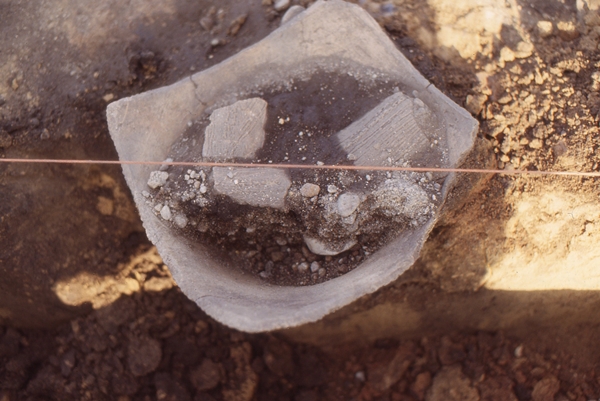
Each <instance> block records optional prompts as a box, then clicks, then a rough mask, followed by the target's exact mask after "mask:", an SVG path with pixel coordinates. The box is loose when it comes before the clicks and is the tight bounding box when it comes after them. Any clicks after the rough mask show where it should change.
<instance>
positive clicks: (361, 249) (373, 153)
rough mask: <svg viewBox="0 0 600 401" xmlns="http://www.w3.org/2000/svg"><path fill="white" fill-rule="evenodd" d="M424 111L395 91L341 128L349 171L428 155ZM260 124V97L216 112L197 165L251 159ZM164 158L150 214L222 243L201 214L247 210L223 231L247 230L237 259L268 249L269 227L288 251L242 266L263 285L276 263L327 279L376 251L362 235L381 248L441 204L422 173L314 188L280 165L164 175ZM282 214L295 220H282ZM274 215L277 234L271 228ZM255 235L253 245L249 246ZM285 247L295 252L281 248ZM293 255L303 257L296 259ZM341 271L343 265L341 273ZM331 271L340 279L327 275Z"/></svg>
mask: <svg viewBox="0 0 600 401" xmlns="http://www.w3.org/2000/svg"><path fill="white" fill-rule="evenodd" d="M428 113H429V109H428V108H427V106H426V105H425V104H424V103H423V102H422V101H421V100H420V99H418V98H411V97H409V96H406V95H404V94H403V93H401V92H397V93H395V94H394V95H392V96H389V97H388V98H387V99H385V100H384V101H383V102H382V103H381V104H380V105H379V106H377V107H376V108H375V109H373V110H371V111H370V112H369V113H367V114H366V115H365V116H363V117H362V118H361V119H359V120H358V121H356V122H355V123H353V124H351V125H350V126H348V127H347V128H345V129H343V130H342V131H340V132H339V133H338V134H337V135H336V136H335V139H336V140H337V141H338V142H339V143H340V146H341V147H342V148H343V150H344V151H345V153H346V154H347V158H348V159H349V160H351V161H352V162H353V163H354V165H358V166H361V165H362V166H365V165H367V166H368V165H376V166H382V165H389V164H393V163H396V162H397V161H398V160H405V159H406V158H408V157H409V156H410V155H411V154H419V153H423V152H429V151H430V149H431V147H432V146H433V145H434V144H435V145H437V144H438V141H437V140H435V143H433V142H432V141H431V138H430V136H431V135H429V136H427V135H425V134H424V133H423V132H422V130H421V128H420V127H421V126H422V124H421V123H419V122H417V121H416V120H417V119H419V118H421V119H422V118H424V117H430V116H429V115H428ZM266 119H267V102H266V101H265V100H263V99H261V98H251V99H246V100H241V101H238V102H235V103H234V104H232V105H230V106H226V107H223V108H220V109H217V110H215V111H214V112H213V113H212V114H211V115H210V123H209V125H208V126H207V127H206V129H205V131H204V142H203V148H202V160H210V161H221V162H224V161H236V160H237V161H239V160H243V161H248V160H252V159H253V158H255V157H256V153H257V152H258V151H259V150H260V148H261V147H262V146H263V144H264V140H265V135H266V133H265V130H264V126H265V122H266ZM390 127H403V130H404V131H403V132H402V134H401V135H399V134H398V133H397V132H396V131H395V130H394V128H390ZM391 156H394V160H392V158H391ZM169 161H170V160H167V163H166V164H165V165H164V166H163V167H161V169H159V170H157V171H153V172H151V173H150V176H149V179H148V182H147V184H148V187H149V191H144V192H143V196H144V197H146V199H147V203H148V204H149V205H150V206H151V207H153V210H154V212H155V214H156V215H157V216H159V217H160V218H161V219H163V220H165V221H167V222H171V223H172V224H173V225H174V226H175V227H177V228H179V229H185V231H186V232H189V231H190V230H191V229H195V230H196V231H198V232H200V233H206V232H208V234H212V235H213V236H223V235H224V233H223V227H224V226H226V225H221V224H215V222H211V221H209V220H210V219H214V216H211V217H208V215H207V214H206V213H204V214H203V212H202V210H203V209H206V210H208V209H209V206H213V205H215V203H218V202H221V201H222V200H223V199H227V200H228V202H231V203H233V204H238V205H245V206H246V207H248V206H249V207H251V208H252V212H250V213H248V214H246V215H243V216H241V217H237V218H236V221H235V222H234V223H233V224H234V225H237V227H233V228H231V227H230V226H226V227H228V228H227V230H230V232H228V233H227V236H229V237H231V240H236V239H237V237H236V235H238V236H239V234H236V232H237V231H238V229H245V233H244V238H245V239H246V240H248V239H249V238H250V241H246V242H248V243H249V244H250V245H252V246H256V247H257V249H256V250H250V251H248V252H250V254H251V255H250V254H248V253H245V254H243V252H244V251H240V250H237V252H236V253H237V254H238V255H241V256H242V257H243V259H245V260H248V259H251V257H252V256H255V255H256V253H258V252H260V251H261V250H262V249H264V247H263V246H261V245H260V243H259V242H261V241H262V242H263V244H266V243H268V241H269V240H268V239H266V238H263V236H264V235H265V231H267V230H268V229H270V230H271V233H268V234H270V236H271V237H273V238H275V242H276V243H277V245H278V246H281V247H283V249H284V251H286V252H284V255H283V256H276V257H274V258H273V256H271V260H265V258H263V259H260V260H259V261H258V263H257V264H256V266H258V267H255V268H251V269H250V270H254V271H255V272H256V270H257V269H258V270H259V271H257V272H258V273H259V275H260V276H261V277H263V278H270V277H272V276H273V271H274V267H275V262H283V261H287V262H288V263H289V264H290V266H289V267H290V268H291V270H292V271H293V272H295V273H298V274H301V275H302V274H304V275H311V277H312V278H313V281H314V280H317V281H318V279H319V278H323V279H326V278H331V277H332V274H328V272H327V267H328V266H331V265H332V264H334V263H331V262H332V261H333V259H332V257H334V256H336V255H339V254H341V253H343V252H347V251H351V254H350V256H349V258H351V261H352V262H355V263H354V265H356V264H357V263H358V262H360V261H361V260H362V259H363V258H364V257H365V256H367V255H368V254H370V253H371V252H372V251H373V250H374V249H372V248H370V247H369V246H364V245H361V244H359V241H360V238H361V236H363V237H364V236H368V237H370V240H371V243H373V241H372V239H373V238H379V237H381V241H380V243H379V244H378V245H383V242H387V241H389V240H390V239H392V238H391V237H392V236H393V235H398V234H399V233H400V232H401V231H403V230H409V229H414V228H416V227H418V226H421V225H423V224H424V223H425V222H426V221H427V220H428V219H430V218H431V216H432V215H433V213H434V211H435V209H436V207H437V205H439V203H440V200H441V185H440V184H439V182H437V181H436V180H434V177H433V175H432V174H430V173H427V174H423V173H406V172H402V173H400V172H393V173H392V172H382V171H376V172H371V173H356V172H352V173H351V175H350V180H348V178H349V177H348V174H347V173H345V172H341V173H339V174H333V175H331V174H330V175H329V176H328V179H327V180H320V181H321V182H317V181H319V180H311V178H310V176H309V175H308V174H305V175H304V176H303V177H304V178H303V179H301V180H300V181H298V180H297V179H296V180H295V181H292V179H291V178H290V174H289V172H288V171H286V170H285V169H282V168H275V167H274V168H269V167H213V168H212V169H188V170H187V171H185V172H183V171H181V170H176V169H171V168H169V166H168V162H169ZM403 165H404V166H407V165H408V162H403ZM441 178H442V179H443V177H441ZM190 206H194V207H196V213H192V214H193V215H194V216H196V217H190V215H189V214H188V213H187V212H188V211H189V207H190ZM290 212H293V214H294V215H295V216H296V217H294V218H292V217H290ZM209 214H210V213H209ZM198 216H199V217H198ZM278 218H280V219H281V227H277V219H278ZM274 223H275V224H274ZM229 224H231V222H229ZM267 227H268V228H267ZM213 231H214V232H213ZM254 233H256V237H257V238H254V239H252V238H251V237H252V234H254ZM258 239H259V240H258ZM298 240H300V241H298ZM218 242H219V241H218ZM284 242H285V244H284V245H282V244H283V243H284ZM298 242H300V243H298ZM289 244H291V245H294V246H291V247H290V246H287V247H286V245H289ZM292 248H294V250H293V249H292ZM297 251H299V252H297ZM272 253H273V252H272ZM286 253H287V254H288V255H285V254H286ZM292 254H302V255H303V256H305V257H300V258H298V257H295V258H294V257H291V255H292ZM306 255H316V257H315V256H312V257H308V258H307V257H306ZM286 256H290V257H286ZM323 257H325V258H323ZM273 259H274V260H273ZM342 259H343V258H342ZM340 260H341V259H340ZM328 262H330V263H328ZM338 264H339V261H338ZM351 264H352V263H350V265H351ZM348 266H349V264H348V263H344V269H346V270H347V269H348ZM337 270H340V269H337ZM341 270H343V269H341ZM337 273H343V272H342V271H337V272H335V274H333V276H335V275H337Z"/></svg>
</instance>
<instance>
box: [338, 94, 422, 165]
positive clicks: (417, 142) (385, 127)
mask: <svg viewBox="0 0 600 401" xmlns="http://www.w3.org/2000/svg"><path fill="white" fill-rule="evenodd" d="M423 118H425V119H433V117H432V116H431V112H430V111H429V108H428V107H427V106H426V105H425V103H423V102H422V101H421V100H419V99H413V98H410V97H408V96H406V95H405V94H403V93H402V92H398V93H395V94H393V95H392V96H390V97H388V98H387V99H385V100H384V101H383V102H381V103H380V104H379V105H378V106H377V107H375V108H374V109H373V110H371V111H369V112H368V113H367V114H366V115H365V116H363V117H362V118H361V119H360V120H358V121H356V122H354V123H353V124H351V125H350V126H348V127H347V128H346V129H344V130H342V131H340V132H339V133H338V134H337V135H336V137H337V139H338V141H339V143H340V146H341V148H342V149H343V150H344V151H345V152H346V153H347V154H348V155H353V157H352V159H354V164H355V165H357V166H384V165H389V164H390V162H389V160H388V159H389V158H391V160H392V162H396V161H399V160H402V161H405V160H409V159H411V158H414V157H415V155H418V154H420V153H423V152H425V151H428V150H429V149H430V141H429V138H428V135H427V134H426V133H425V132H424V130H423V129H422V128H421V127H422V125H423V124H422V123H421V122H419V121H418V120H419V119H423Z"/></svg>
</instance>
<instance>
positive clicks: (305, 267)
mask: <svg viewBox="0 0 600 401" xmlns="http://www.w3.org/2000/svg"><path fill="white" fill-rule="evenodd" d="M308 268H309V265H308V263H306V262H302V263H300V264H299V265H298V271H299V272H300V273H305V272H307V271H308Z"/></svg>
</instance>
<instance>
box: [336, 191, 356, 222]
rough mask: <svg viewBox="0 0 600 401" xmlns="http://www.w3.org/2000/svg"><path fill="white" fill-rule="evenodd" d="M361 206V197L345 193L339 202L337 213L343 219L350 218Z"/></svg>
mask: <svg viewBox="0 0 600 401" xmlns="http://www.w3.org/2000/svg"><path fill="white" fill-rule="evenodd" d="M359 205H360V195H357V194H352V193H345V194H341V195H340V197H339V198H338V200H337V212H338V214H339V215H340V216H342V217H348V216H350V215H351V214H352V213H354V212H355V211H356V209H357V208H358V206H359Z"/></svg>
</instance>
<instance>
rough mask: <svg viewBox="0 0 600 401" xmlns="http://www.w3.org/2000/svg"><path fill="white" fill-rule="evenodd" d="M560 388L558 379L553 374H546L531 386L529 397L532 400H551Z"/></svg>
mask: <svg viewBox="0 0 600 401" xmlns="http://www.w3.org/2000/svg"><path fill="white" fill-rule="evenodd" d="M559 390H560V381H559V380H558V379H557V378H556V377H554V376H548V377H545V378H543V379H542V380H540V381H539V382H537V383H536V385H535V386H534V387H533V391H532V392H531V399H532V400H533V401H552V400H554V396H555V395H556V393H558V391H559Z"/></svg>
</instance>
